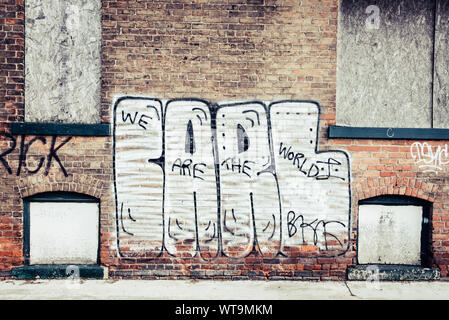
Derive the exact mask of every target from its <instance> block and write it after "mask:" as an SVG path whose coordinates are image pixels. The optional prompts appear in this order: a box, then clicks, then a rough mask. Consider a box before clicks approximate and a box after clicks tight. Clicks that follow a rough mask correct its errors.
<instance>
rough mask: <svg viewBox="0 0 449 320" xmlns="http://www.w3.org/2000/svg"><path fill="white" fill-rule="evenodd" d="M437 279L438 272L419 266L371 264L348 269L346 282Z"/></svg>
mask: <svg viewBox="0 0 449 320" xmlns="http://www.w3.org/2000/svg"><path fill="white" fill-rule="evenodd" d="M374 278H375V279H374ZM438 279H440V270H438V269H430V268H423V267H420V266H407V265H379V264H372V265H358V266H356V267H354V268H348V280H354V281H366V280H384V281H412V280H418V281H421V280H438Z"/></svg>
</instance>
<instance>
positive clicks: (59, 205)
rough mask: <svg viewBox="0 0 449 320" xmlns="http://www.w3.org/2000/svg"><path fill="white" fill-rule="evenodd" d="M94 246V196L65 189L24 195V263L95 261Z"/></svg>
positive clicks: (96, 231) (96, 206)
mask: <svg viewBox="0 0 449 320" xmlns="http://www.w3.org/2000/svg"><path fill="white" fill-rule="evenodd" d="M98 248H99V202H98V200H97V199H95V198H91V197H89V196H85V195H82V194H75V193H65V192H49V193H43V194H38V195H35V196H32V197H29V198H27V199H25V201H24V251H25V263H26V264H30V265H40V264H97V263H98Z"/></svg>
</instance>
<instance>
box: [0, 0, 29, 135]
mask: <svg viewBox="0 0 449 320" xmlns="http://www.w3.org/2000/svg"><path fill="white" fill-rule="evenodd" d="M23 19H24V7H23V1H16V0H4V1H2V2H1V3H0V119H1V125H0V130H1V131H4V130H5V129H6V126H5V125H4V124H5V123H8V122H14V121H23V115H24V112H23V104H24V100H23V99H24V74H23V70H24V51H25V39H24V38H25V35H24V32H25V30H24V23H23V21H24V20H23Z"/></svg>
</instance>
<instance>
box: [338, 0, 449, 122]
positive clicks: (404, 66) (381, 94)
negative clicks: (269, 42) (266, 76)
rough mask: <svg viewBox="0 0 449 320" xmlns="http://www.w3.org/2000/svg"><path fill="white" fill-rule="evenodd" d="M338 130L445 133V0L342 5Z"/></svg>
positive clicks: (360, 0) (349, 0) (364, 0)
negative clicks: (417, 129) (439, 130)
mask: <svg viewBox="0 0 449 320" xmlns="http://www.w3.org/2000/svg"><path fill="white" fill-rule="evenodd" d="M339 10H340V12H339V25H338V48H337V51H338V62H337V64H338V66H337V125H339V126H352V127H387V128H388V127H392V128H447V127H448V126H449V117H448V116H447V108H448V105H447V102H448V101H449V99H448V95H449V94H448V90H447V89H448V84H449V82H448V81H449V80H448V76H447V75H448V74H447V61H448V60H447V55H448V50H449V49H448V48H449V46H448V45H447V44H448V37H447V31H448V25H449V23H448V17H449V14H448V12H449V5H447V1H445V0H432V1H421V0H379V1H375V2H373V1H369V0H341V1H340V4H339Z"/></svg>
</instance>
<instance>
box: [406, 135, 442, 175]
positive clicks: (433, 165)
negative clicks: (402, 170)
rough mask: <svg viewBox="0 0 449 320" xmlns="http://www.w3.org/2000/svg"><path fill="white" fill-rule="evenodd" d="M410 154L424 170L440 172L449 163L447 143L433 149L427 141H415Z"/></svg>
mask: <svg viewBox="0 0 449 320" xmlns="http://www.w3.org/2000/svg"><path fill="white" fill-rule="evenodd" d="M410 154H411V156H412V158H413V159H414V160H415V164H417V165H418V167H419V169H420V170H423V172H433V173H435V174H438V172H439V171H441V170H443V167H444V166H445V165H446V164H448V163H449V153H448V147H447V144H445V145H444V146H437V147H436V149H432V146H431V145H430V144H428V143H427V142H414V143H413V144H412V145H411V146H410Z"/></svg>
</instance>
